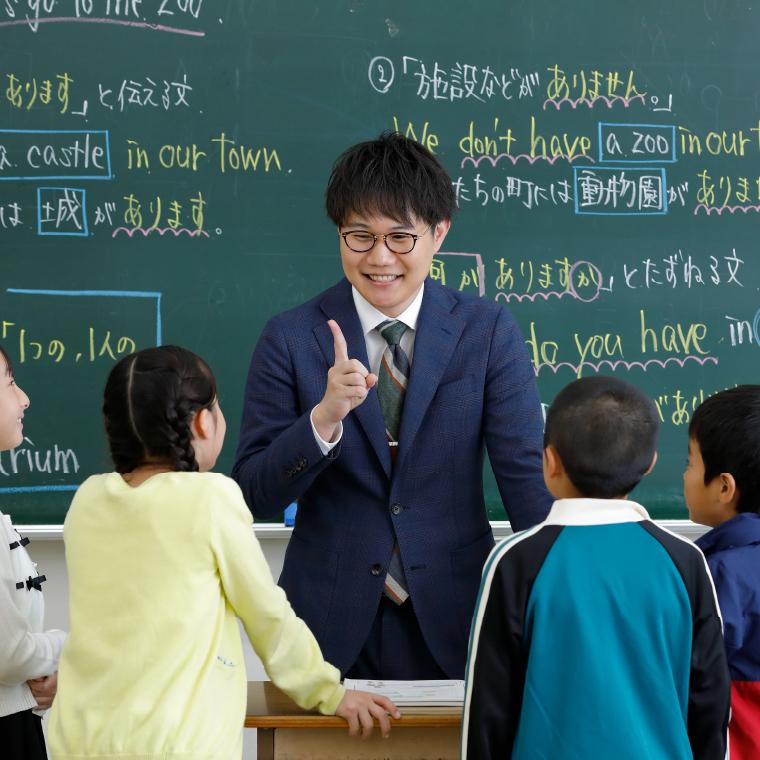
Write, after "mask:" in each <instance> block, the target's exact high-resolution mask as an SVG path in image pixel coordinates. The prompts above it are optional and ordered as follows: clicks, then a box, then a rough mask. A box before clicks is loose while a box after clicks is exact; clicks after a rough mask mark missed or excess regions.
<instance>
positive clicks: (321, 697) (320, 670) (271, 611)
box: [211, 476, 345, 715]
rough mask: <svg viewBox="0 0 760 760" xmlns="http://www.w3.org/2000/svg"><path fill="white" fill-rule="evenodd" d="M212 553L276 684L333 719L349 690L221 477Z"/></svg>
mask: <svg viewBox="0 0 760 760" xmlns="http://www.w3.org/2000/svg"><path fill="white" fill-rule="evenodd" d="M218 496H219V497H218V498H215V499H214V500H213V505H212V526H211V533H212V550H213V551H214V554H215V556H216V561H217V565H218V568H219V576H220V578H221V582H222V587H223V589H224V593H225V595H226V597H227V600H228V601H229V603H230V605H231V606H232V608H233V610H234V611H235V613H236V614H237V616H238V617H239V618H240V619H241V621H242V622H243V625H244V626H245V630H246V633H247V634H248V638H249V639H250V641H251V645H252V646H253V648H254V650H255V651H256V654H257V655H258V656H259V657H260V658H261V661H262V662H263V664H264V668H265V669H266V671H267V674H268V675H269V677H270V678H271V679H272V681H273V683H274V684H275V686H277V687H278V688H279V689H282V691H284V692H285V693H286V694H288V695H289V696H290V697H291V698H292V699H293V701H294V702H296V703H297V704H298V705H299V706H301V707H303V708H304V709H312V708H317V709H318V710H319V711H320V712H322V713H324V714H325V715H333V714H334V713H335V710H336V709H337V707H338V704H339V703H340V701H341V699H342V698H343V696H344V694H345V689H344V687H343V686H342V685H341V683H340V672H339V671H338V670H337V668H335V667H333V666H332V665H330V664H329V663H327V662H325V660H324V658H323V657H322V652H321V650H320V648H319V644H318V643H317V641H316V639H315V638H314V636H313V634H312V633H311V631H310V630H309V628H308V627H307V626H306V624H305V623H304V622H303V620H301V619H300V618H299V617H297V616H296V614H295V612H294V611H293V608H292V607H291V606H290V602H288V599H287V597H286V596H285V592H284V591H283V590H282V589H281V588H280V587H279V586H278V585H277V584H276V583H275V581H274V578H272V574H271V572H270V570H269V566H268V564H267V562H266V559H265V557H264V553H263V552H262V550H261V546H260V545H259V542H258V540H257V539H256V536H255V534H254V532H253V522H252V519H251V513H250V512H249V511H248V508H247V506H246V504H245V501H244V499H243V494H242V493H241V491H240V488H239V487H238V486H237V484H236V483H235V482H234V481H232V480H230V479H229V478H224V477H222V476H220V479H219V492H218Z"/></svg>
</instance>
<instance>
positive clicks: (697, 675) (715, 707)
mask: <svg viewBox="0 0 760 760" xmlns="http://www.w3.org/2000/svg"><path fill="white" fill-rule="evenodd" d="M695 555H698V556H696V557H695V561H694V570H693V573H692V579H693V584H694V591H693V597H692V604H693V609H692V615H693V631H692V649H691V677H690V679H689V713H688V721H687V727H688V733H689V742H690V743H691V750H692V753H693V755H694V760H723V758H725V757H726V752H727V746H728V720H729V708H730V702H731V680H730V677H729V673H728V665H727V663H726V651H725V648H724V644H723V631H722V625H721V618H720V613H719V611H718V603H717V599H716V596H715V589H714V586H713V583H712V579H711V577H710V573H709V571H708V569H707V563H706V562H705V559H704V557H703V556H702V553H701V552H699V551H698V550H697V551H695Z"/></svg>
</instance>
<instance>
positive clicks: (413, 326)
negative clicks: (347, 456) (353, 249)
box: [311, 286, 425, 454]
mask: <svg viewBox="0 0 760 760" xmlns="http://www.w3.org/2000/svg"><path fill="white" fill-rule="evenodd" d="M424 291H425V288H424V287H423V286H420V289H419V291H417V295H416V296H415V297H414V300H413V301H412V302H411V303H410V304H409V306H407V307H406V309H405V310H404V311H403V312H402V313H401V314H399V315H398V317H389V316H387V315H385V314H383V313H382V312H381V311H379V310H378V309H376V308H375V307H374V306H373V305H372V304H371V303H370V302H369V301H368V300H367V299H366V298H365V297H364V296H363V295H362V294H361V293H360V292H359V291H358V290H357V289H356V288H355V287H353V286H352V287H351V294H352V295H353V297H354V306H355V307H356V313H357V314H358V315H359V322H361V326H362V332H363V333H364V343H365V345H366V347H367V359H368V361H369V367H368V368H367V369H368V370H369V371H370V372H372V373H373V374H375V375H376V374H377V373H378V371H379V370H380V362H381V361H382V359H383V352H384V351H385V349H386V347H387V345H388V344H387V343H386V341H385V338H383V336H382V335H380V333H379V332H378V331H377V330H376V329H375V328H376V327H377V326H378V325H379V324H380V323H381V322H385V321H386V320H388V319H397V320H398V321H399V322H403V323H404V324H405V325H406V326H407V327H408V328H409V329H408V330H407V331H406V332H405V333H404V334H403V335H402V336H401V348H402V349H403V350H404V353H405V354H406V355H407V356H408V357H409V362H410V364H411V361H412V354H413V353H414V337H415V333H416V330H417V320H418V319H419V316H420V308H421V307H422V296H423V294H424ZM349 358H350V359H354V358H356V357H353V356H350V357H349ZM315 408H316V407H315ZM311 414H312V417H311V429H312V431H313V432H314V438H315V439H316V441H317V444H318V445H319V448H320V450H321V451H322V453H323V454H328V453H329V452H330V451H331V450H332V449H333V448H334V447H335V446H336V445H337V444H338V442H339V441H340V439H341V436H342V435H343V423H342V422H339V423H338V428H337V430H336V431H335V435H334V436H333V440H332V441H329V442H328V441H325V440H324V439H323V438H322V437H321V436H320V435H319V433H317V429H316V427H314V417H313V415H314V409H312V410H311Z"/></svg>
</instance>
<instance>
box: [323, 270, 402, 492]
mask: <svg viewBox="0 0 760 760" xmlns="http://www.w3.org/2000/svg"><path fill="white" fill-rule="evenodd" d="M320 308H321V309H322V312H323V313H324V314H325V321H324V322H323V323H321V324H319V325H317V326H316V327H315V328H314V334H315V336H316V338H317V341H318V342H319V346H320V348H321V349H322V353H323V354H324V356H325V359H327V363H328V365H329V366H331V367H332V365H333V363H334V362H335V347H334V345H333V337H332V333H331V332H330V328H329V327H328V325H327V320H328V319H334V320H335V321H336V322H337V323H338V326H339V327H340V329H341V331H342V332H343V336H344V337H345V339H346V344H347V345H348V356H349V358H351V359H358V360H359V361H360V362H361V363H362V364H363V365H364V366H365V367H368V365H369V360H368V359H367V344H366V342H365V340H364V333H363V332H362V325H361V322H360V321H359V315H358V314H357V313H356V307H355V306H354V299H353V295H352V293H351V284H350V283H349V282H348V280H342V281H341V282H340V283H338V285H336V286H335V287H334V288H332V289H331V290H330V291H329V292H328V293H327V295H326V296H325V297H324V299H323V300H322V302H321V303H320ZM349 414H353V415H354V416H355V417H356V421H357V422H358V423H359V425H360V427H361V428H362V430H363V431H364V433H365V435H366V436H367V439H368V440H369V442H370V444H371V446H372V448H373V449H374V451H375V453H376V454H377V458H378V459H379V460H380V464H381V465H382V467H383V469H384V470H385V474H386V475H387V476H388V477H390V476H391V455H390V450H389V448H388V439H387V438H386V435H385V422H383V413H382V411H381V410H380V402H379V401H378V399H377V393H376V392H374V391H370V394H369V395H368V396H367V398H366V399H365V400H364V403H362V404H360V405H359V406H357V407H356V409H354V410H353V411H352V412H350V413H349Z"/></svg>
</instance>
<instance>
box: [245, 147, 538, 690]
mask: <svg viewBox="0 0 760 760" xmlns="http://www.w3.org/2000/svg"><path fill="white" fill-rule="evenodd" d="M455 210H456V202H455V197H454V193H453V190H452V187H451V180H450V178H449V176H448V174H447V173H446V171H445V170H444V169H443V167H442V166H441V165H440V164H439V163H438V161H437V159H436V158H435V157H434V156H432V155H431V154H430V153H429V152H428V151H427V150H425V149H424V148H423V147H422V146H420V145H419V144H418V143H416V142H414V141H412V140H409V139H407V138H405V137H403V136H402V135H400V134H386V135H382V136H381V137H380V138H379V139H378V140H373V141H370V142H367V143H362V144H360V145H357V146H354V147H353V148H350V149H349V150H348V151H346V153H344V154H343V156H341V158H340V159H339V160H338V162H337V163H336V166H335V168H334V170H333V173H332V176H331V178H330V184H329V186H328V190H327V211H328V214H329V216H330V217H331V218H332V219H333V221H334V222H335V224H336V226H337V227H338V233H339V236H340V237H339V241H340V253H341V260H342V264H343V269H344V272H345V275H346V278H345V279H343V280H341V281H340V282H339V283H338V284H337V285H335V286H334V287H332V288H330V289H329V290H327V291H325V292H324V293H322V294H320V295H318V296H317V297H316V298H314V299H312V300H311V301H309V302H307V303H305V304H304V305H302V306H300V307H298V308H296V309H293V310H291V311H288V312H285V313H283V314H280V315H278V316H276V317H274V318H273V319H271V320H270V321H269V323H268V324H267V325H266V327H265V328H264V331H263V333H262V335H261V337H260V339H259V342H258V345H257V346H256V349H255V351H254V354H253V358H252V361H251V368H250V373H249V376H248V383H247V387H246V395H245V405H244V411H243V421H242V427H241V433H240V444H239V447H238V452H237V459H236V463H235V466H234V469H233V477H234V478H235V479H236V480H237V481H238V483H239V484H240V486H241V488H242V490H243V493H244V495H245V498H246V500H247V502H248V505H249V506H250V508H251V511H252V512H253V514H254V516H255V517H258V518H267V517H272V516H273V515H276V514H277V513H278V512H281V511H282V510H283V508H284V507H285V506H287V505H288V504H289V503H290V502H293V501H298V505H299V508H298V513H297V517H296V523H295V529H294V531H293V535H292V537H291V540H290V543H289V545H288V549H287V553H286V555H285V564H284V567H283V571H282V575H281V577H280V585H281V586H282V587H283V588H284V590H285V591H286V593H287V595H288V598H289V599H290V601H291V603H292V605H293V607H294V609H295V611H296V613H297V614H298V615H299V616H300V617H301V618H303V620H304V621H305V622H306V623H307V624H308V626H309V627H310V628H311V630H312V631H313V632H314V635H315V636H316V638H317V640H318V641H319V643H320V646H321V647H322V650H323V652H324V655H325V657H326V658H327V659H328V660H329V661H331V662H332V663H334V664H335V665H336V666H337V667H338V668H339V669H340V670H341V673H343V674H344V675H348V676H352V677H356V678H386V679H392V678H399V679H411V678H463V677H464V667H465V660H466V656H467V641H468V636H469V629H470V620H471V617H472V612H473V609H474V606H475V600H476V596H477V593H478V588H479V584H480V574H481V569H482V567H483V563H484V561H485V559H486V557H487V556H488V553H489V551H490V550H491V548H492V547H493V537H492V533H491V529H490V525H489V522H488V517H487V514H486V510H485V505H484V498H483V456H484V447H485V448H487V450H488V454H489V458H490V461H491V464H492V466H493V469H494V472H495V474H496V479H497V482H498V486H499V490H500V493H501V496H502V499H503V501H504V504H505V507H506V509H507V512H508V514H509V517H510V520H511V523H512V527H513V528H514V529H515V530H522V529H525V528H528V527H530V526H532V525H534V524H536V523H538V522H540V521H541V520H543V519H544V517H545V516H546V514H547V512H548V510H549V506H550V503H551V497H550V496H549V494H548V492H547V491H546V489H545V486H544V482H543V476H542V467H541V456H542V454H541V452H542V441H541V438H542V419H541V410H540V404H539V398H538V392H537V389H536V383H535V375H534V372H533V368H532V366H531V363H530V359H529V357H528V352H527V349H526V347H525V343H524V340H523V337H522V335H521V333H520V330H519V328H518V326H517V324H516V323H515V321H514V319H513V317H512V316H511V314H510V313H509V312H508V311H507V310H506V309H505V308H504V307H502V306H500V305H497V304H494V303H489V302H486V301H483V300H480V299H478V298H475V297H472V296H468V295H464V294H462V293H460V292H457V291H453V290H449V289H447V288H445V287H442V286H441V285H439V284H438V283H436V282H434V281H432V280H431V279H430V278H429V277H428V274H429V270H430V264H431V261H432V259H433V256H434V255H435V253H436V252H437V251H438V250H439V249H440V247H441V244H442V243H443V240H444V238H445V237H446V233H447V232H448V230H449V226H450V220H451V217H452V215H453V213H454V211H455ZM388 320H392V321H399V322H402V323H403V324H404V326H405V328H404V327H402V330H405V331H404V332H403V335H402V336H401V338H400V339H399V340H398V345H397V346H392V345H390V343H388V342H386V341H387V339H386V338H384V335H385V333H380V332H379V331H378V329H377V328H378V326H381V327H382V326H387V325H388V324H389V322H388ZM396 351H398V352H400V353H401V354H402V356H401V357H399V355H398V353H394V352H396ZM383 363H385V366H383ZM397 364H398V366H399V367H401V368H402V369H404V372H405V374H404V375H403V376H402V375H399V371H398V368H397ZM391 365H392V366H391ZM384 372H385V373H386V378H390V380H391V387H392V390H394V389H395V388H398V389H400V392H399V391H397V394H398V395H397V398H396V401H395V402H394V403H397V404H400V405H401V406H400V409H401V411H400V414H401V417H400V426H399V427H398V429H397V432H396V434H395V435H392V434H391V433H390V432H389V428H390V427H392V425H390V424H389V423H388V421H387V409H388V408H389V407H388V406H387V404H388V403H389V402H386V401H385V398H386V397H383V398H382V404H383V408H382V409H381V398H379V393H380V392H381V391H380V390H379V388H382V387H383V384H382V374H383V373H384ZM379 375H380V377H381V381H380V386H378V376H379ZM397 381H398V382H397ZM394 383H395V386H394V385H393V384H394ZM384 387H386V388H387V387H388V386H387V385H386V386H384ZM383 392H385V391H383ZM389 568H390V571H391V572H390V574H389ZM396 580H398V584H397V585H395V586H394V585H393V583H394V582H395V581H396ZM394 588H395V589H396V591H395V593H394V592H393V589H394ZM389 589H390V590H389Z"/></svg>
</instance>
